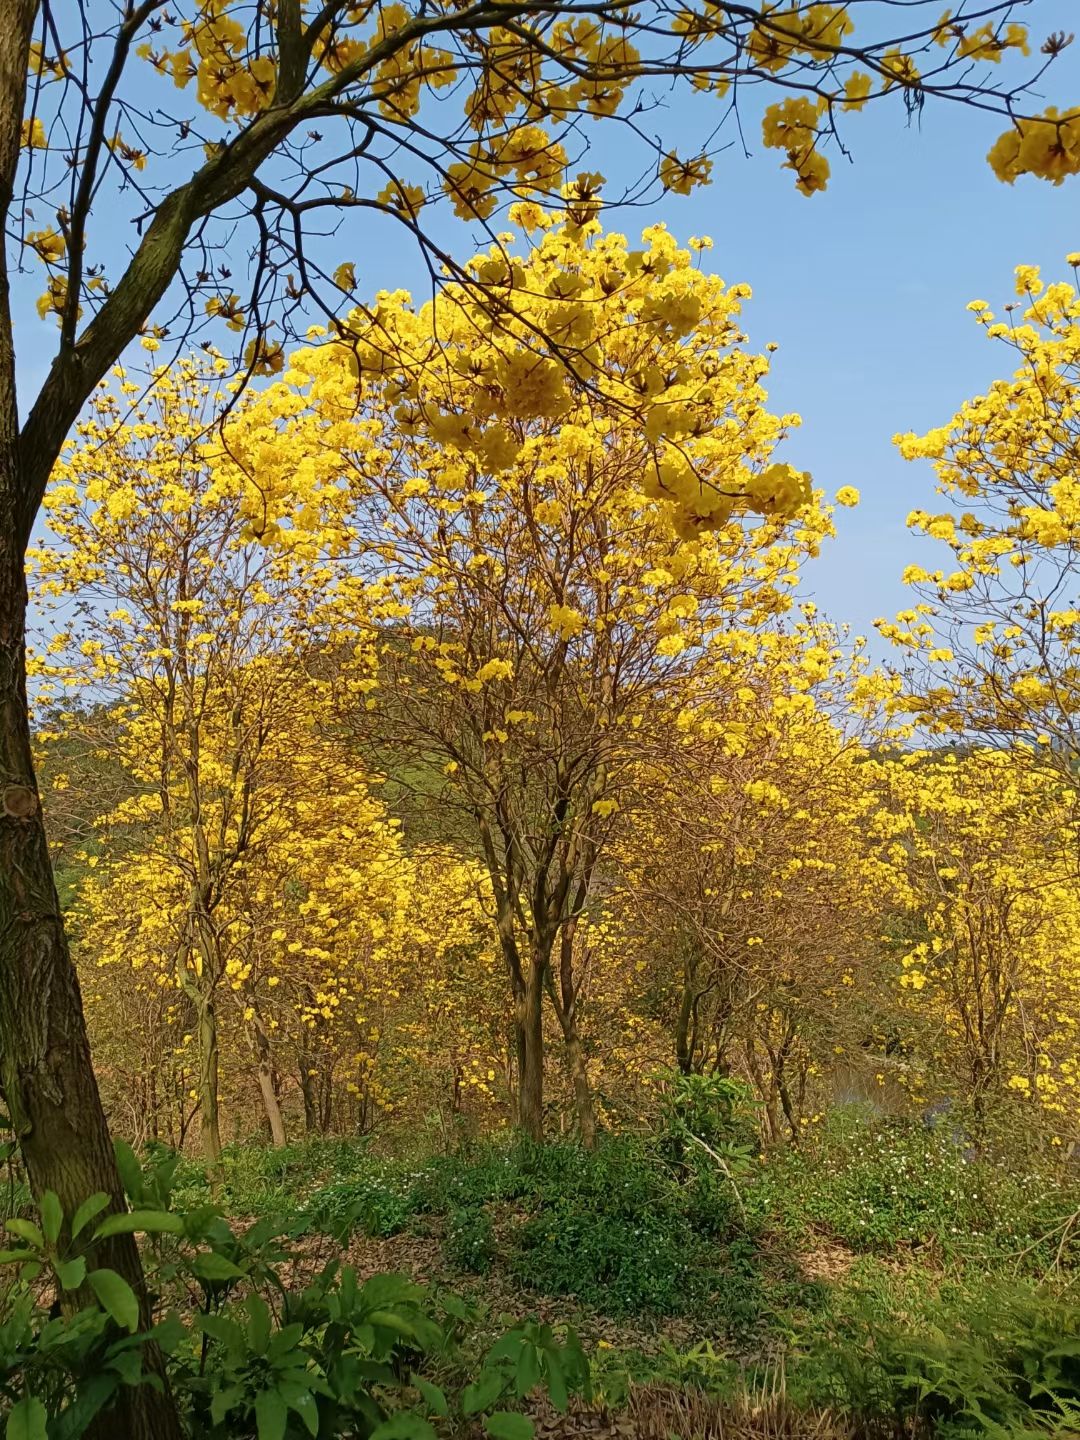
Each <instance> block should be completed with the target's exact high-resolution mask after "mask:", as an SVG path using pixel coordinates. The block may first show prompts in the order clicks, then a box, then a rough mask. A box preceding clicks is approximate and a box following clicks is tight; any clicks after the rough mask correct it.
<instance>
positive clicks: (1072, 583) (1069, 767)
mask: <svg viewBox="0 0 1080 1440" xmlns="http://www.w3.org/2000/svg"><path fill="white" fill-rule="evenodd" d="M1069 258H1070V261H1072V262H1073V263H1074V264H1078V263H1080V254H1078V255H1074V256H1070V257H1069ZM1016 293H1017V296H1018V297H1019V304H1018V306H1015V305H1014V306H1013V307H1010V312H1009V314H1008V319H1007V320H1006V321H1001V320H998V319H996V318H995V316H994V314H993V313H992V311H991V310H990V308H989V306H988V305H987V304H986V303H985V302H983V301H974V302H973V303H972V305H971V306H969V309H971V310H972V311H973V312H974V315H975V318H976V320H977V322H978V323H979V324H980V325H981V326H982V327H983V329H984V332H985V333H986V335H987V338H988V339H989V340H990V341H991V342H992V343H993V344H995V345H997V346H999V347H1004V349H1005V350H1006V351H1007V352H1008V353H1009V355H1010V359H1011V361H1012V363H1013V364H1014V365H1015V366H1016V368H1015V370H1014V372H1013V374H1012V375H1011V377H1010V378H1008V379H1003V380H999V381H996V382H995V383H994V384H993V385H992V386H991V387H990V389H989V390H988V391H987V392H986V394H985V395H981V396H979V397H977V398H976V399H974V400H972V401H970V402H968V403H967V404H966V405H964V406H963V407H962V408H961V409H960V411H959V412H958V413H957V414H956V415H955V416H954V418H953V419H952V420H951V421H950V422H949V423H948V424H947V425H944V426H942V427H941V428H939V429H937V430H933V431H931V432H930V433H929V434H927V435H924V436H915V435H903V436H900V437H898V443H899V445H900V448H901V451H902V453H903V454H904V455H905V456H906V457H907V458H908V459H912V460H917V459H929V460H930V461H931V462H932V463H933V465H934V468H935V471H936V473H937V477H938V488H939V490H940V492H941V493H942V494H943V495H944V496H945V497H946V501H947V504H946V507H945V508H943V509H942V510H941V511H940V512H939V513H933V514H932V513H930V512H928V511H923V510H917V511H915V512H913V514H912V515H911V516H910V517H909V524H910V525H911V526H912V528H913V529H915V530H916V531H918V532H920V533H922V534H925V535H927V536H929V537H930V538H932V539H934V540H937V541H938V542H940V543H941V544H942V545H943V546H944V547H946V548H947V549H948V551H949V552H950V563H949V565H948V566H947V567H942V568H940V569H937V568H935V569H929V568H926V567H924V566H918V565H913V566H911V567H909V569H908V571H907V572H906V574H905V579H906V580H907V581H908V583H909V584H910V585H911V586H912V588H913V590H914V591H915V593H916V596H917V603H916V604H915V605H914V606H913V607H912V608H911V609H910V610H908V611H907V612H905V613H903V614H901V615H900V616H898V617H897V619H896V620H895V621H893V622H888V623H886V622H884V621H879V622H878V623H879V628H880V629H881V630H882V631H883V633H884V634H885V635H886V636H887V637H888V638H890V639H891V640H892V641H894V642H895V643H896V644H897V645H899V646H901V647H903V648H904V649H905V650H906V651H907V652H908V655H909V659H910V664H909V666H908V671H907V674H906V675H905V677H904V683H903V684H902V685H898V698H897V701H896V702H895V703H896V707H897V708H898V709H900V710H903V711H905V712H906V713H907V714H909V715H910V716H912V717H914V719H915V720H916V721H917V722H918V724H920V725H921V726H924V727H927V728H928V729H929V730H931V731H933V732H936V733H953V734H964V733H966V734H974V735H977V736H979V737H981V738H982V739H984V740H987V741H990V742H992V743H995V744H1004V745H1009V746H1014V747H1015V746H1021V747H1023V749H1024V750H1025V752H1026V753H1027V754H1028V755H1029V756H1030V758H1031V759H1033V760H1034V761H1036V762H1037V763H1038V764H1040V765H1049V766H1050V767H1052V768H1054V769H1056V770H1057V771H1058V773H1060V774H1061V775H1063V776H1065V777H1066V778H1070V779H1072V780H1075V776H1076V773H1077V760H1078V758H1080V745H1078V740H1077V720H1078V716H1080V683H1078V679H1080V559H1078V555H1080V549H1078V544H1080V483H1078V481H1077V474H1078V469H1080V466H1078V461H1080V428H1078V425H1077V419H1076V399H1077V395H1078V393H1080V298H1078V296H1077V291H1076V286H1075V284H1070V283H1068V282H1066V281H1056V282H1053V283H1051V284H1049V285H1044V283H1043V281H1042V280H1041V279H1040V276H1039V273H1038V271H1037V270H1036V269H1035V268H1034V267H1033V266H1021V267H1020V268H1019V269H1018V270H1017V272H1016ZM1017 309H1019V311H1020V313H1019V314H1017V313H1015V312H1016V310H1017Z"/></svg>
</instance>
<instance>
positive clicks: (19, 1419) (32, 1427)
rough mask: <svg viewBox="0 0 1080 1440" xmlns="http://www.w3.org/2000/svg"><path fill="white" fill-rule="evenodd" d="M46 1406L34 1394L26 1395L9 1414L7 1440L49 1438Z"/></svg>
mask: <svg viewBox="0 0 1080 1440" xmlns="http://www.w3.org/2000/svg"><path fill="white" fill-rule="evenodd" d="M47 1419H48V1416H47V1415H46V1413H45V1406H44V1405H43V1404H42V1403H41V1401H40V1400H38V1399H37V1398H36V1397H35V1396H33V1395H26V1396H24V1398H23V1399H22V1400H20V1401H19V1403H18V1404H17V1405H15V1406H14V1407H13V1408H12V1411H11V1414H10V1415H9V1416H8V1422H7V1429H6V1430H5V1431H4V1437H5V1440H47V1432H46V1429H45V1422H46V1420H47Z"/></svg>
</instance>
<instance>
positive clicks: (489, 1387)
mask: <svg viewBox="0 0 1080 1440" xmlns="http://www.w3.org/2000/svg"><path fill="white" fill-rule="evenodd" d="M505 1387H506V1382H505V1380H504V1378H503V1376H502V1373H501V1372H500V1371H498V1370H481V1372H480V1374H479V1376H478V1377H477V1378H476V1379H475V1380H474V1381H473V1383H472V1384H471V1385H466V1387H465V1393H464V1394H463V1395H462V1397H461V1408H462V1410H464V1412H465V1414H466V1415H476V1414H478V1413H479V1412H480V1411H481V1410H486V1409H487V1408H488V1406H489V1405H494V1403H495V1401H496V1400H498V1398H499V1396H500V1395H501V1394H502V1393H503V1390H504V1389H505Z"/></svg>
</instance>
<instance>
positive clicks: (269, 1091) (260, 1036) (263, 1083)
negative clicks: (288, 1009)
mask: <svg viewBox="0 0 1080 1440" xmlns="http://www.w3.org/2000/svg"><path fill="white" fill-rule="evenodd" d="M255 1054H256V1056H257V1059H258V1072H259V1093H260V1094H261V1095H262V1102H263V1109H264V1110H265V1111H266V1119H267V1123H268V1124H269V1126H270V1140H271V1142H272V1143H273V1144H274V1145H276V1146H278V1147H279V1148H280V1147H281V1146H282V1145H284V1144H285V1143H286V1137H285V1120H284V1118H283V1116H282V1114H281V1103H280V1101H279V1100H278V1093H277V1085H276V1083H275V1080H274V1066H273V1061H272V1059H271V1056H270V1040H269V1037H268V1036H267V1033H266V1029H265V1027H264V1026H263V1023H262V1021H261V1020H260V1019H259V1018H258V1016H256V1018H255Z"/></svg>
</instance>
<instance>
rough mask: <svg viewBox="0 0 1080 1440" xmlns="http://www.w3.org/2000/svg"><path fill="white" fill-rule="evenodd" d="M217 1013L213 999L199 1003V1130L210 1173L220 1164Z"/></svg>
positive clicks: (203, 998)
mask: <svg viewBox="0 0 1080 1440" xmlns="http://www.w3.org/2000/svg"><path fill="white" fill-rule="evenodd" d="M218 1070H219V1064H218V1033H217V1011H216V1009H215V1008H214V1001H213V998H212V997H211V996H203V997H201V999H200V1001H199V1107H200V1108H199V1130H200V1134H201V1136H202V1148H203V1154H204V1155H205V1156H206V1161H207V1164H208V1165H209V1166H210V1167H211V1169H216V1168H217V1167H218V1165H219V1164H220V1163H221V1109H220V1104H219V1096H220V1083H219V1076H218Z"/></svg>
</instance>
